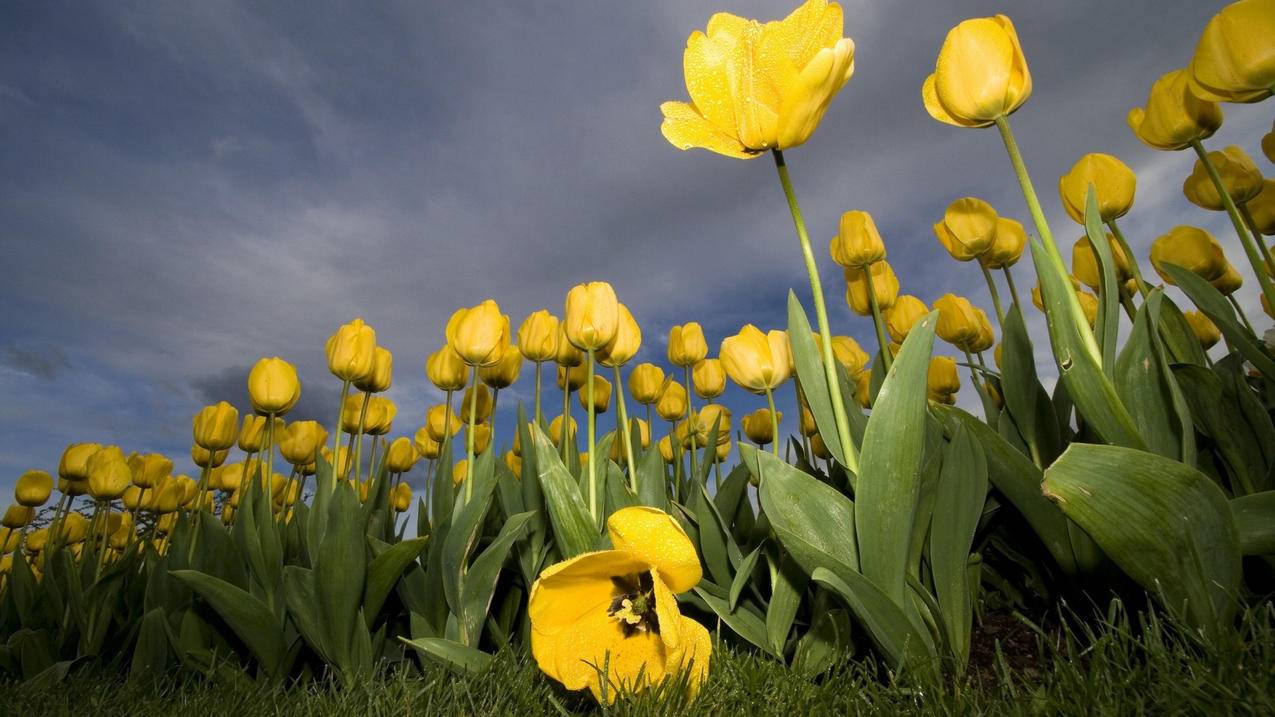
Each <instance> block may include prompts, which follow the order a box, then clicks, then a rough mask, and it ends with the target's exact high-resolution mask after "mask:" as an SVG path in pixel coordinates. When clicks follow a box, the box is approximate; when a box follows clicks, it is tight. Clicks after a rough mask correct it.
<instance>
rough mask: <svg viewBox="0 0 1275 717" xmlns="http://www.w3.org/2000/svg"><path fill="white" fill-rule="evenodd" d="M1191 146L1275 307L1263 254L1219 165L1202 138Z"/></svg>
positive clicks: (1264, 292)
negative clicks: (1238, 207) (1224, 181)
mask: <svg viewBox="0 0 1275 717" xmlns="http://www.w3.org/2000/svg"><path fill="white" fill-rule="evenodd" d="M1191 148H1192V149H1194V150H1195V154H1196V155H1197V156H1198V157H1199V158H1200V163H1201V164H1203V165H1204V169H1205V170H1206V171H1208V173H1209V179H1212V180H1213V186H1214V188H1216V189H1217V195H1218V196H1219V197H1221V198H1222V206H1223V207H1225V208H1226V214H1227V216H1229V217H1230V218H1231V224H1233V225H1234V226H1235V233H1236V235H1237V236H1239V238H1240V244H1241V245H1242V246H1243V247H1244V253H1245V254H1246V255H1247V256H1248V263H1249V264H1250V265H1251V266H1252V267H1253V273H1254V274H1257V283H1258V285H1259V286H1261V287H1262V295H1263V296H1265V297H1266V301H1267V302H1268V303H1269V304H1270V305H1271V306H1272V307H1275V285H1272V284H1271V278H1270V277H1269V276H1267V275H1266V267H1265V266H1264V265H1263V261H1262V254H1261V252H1259V251H1258V249H1257V246H1256V244H1257V242H1254V241H1253V236H1252V235H1251V234H1249V231H1248V227H1247V226H1245V225H1244V219H1243V218H1242V217H1241V216H1240V211H1239V209H1237V208H1236V206H1235V202H1234V201H1233V200H1232V199H1231V194H1230V192H1228V191H1226V184H1224V183H1223V182H1222V175H1220V174H1218V173H1217V167H1214V166H1213V160H1211V159H1209V153H1208V152H1205V151H1204V145H1203V144H1200V140H1198V139H1193V140H1191Z"/></svg>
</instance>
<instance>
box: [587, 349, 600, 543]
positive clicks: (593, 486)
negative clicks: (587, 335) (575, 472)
mask: <svg viewBox="0 0 1275 717" xmlns="http://www.w3.org/2000/svg"><path fill="white" fill-rule="evenodd" d="M587 360H588V362H589V375H588V385H586V386H585V387H584V399H585V403H586V404H587V405H586V406H585V408H586V409H587V410H586V411H585V420H586V421H587V422H588V426H587V428H586V430H587V431H588V433H589V453H588V456H589V515H590V516H592V517H593V522H594V523H597V522H598V513H599V511H598V472H597V468H596V464H597V461H596V460H594V455H593V451H594V449H595V445H594V441H595V439H596V435H595V428H594V426H593V349H589V351H588V357H587Z"/></svg>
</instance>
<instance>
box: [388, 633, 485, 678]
mask: <svg viewBox="0 0 1275 717" xmlns="http://www.w3.org/2000/svg"><path fill="white" fill-rule="evenodd" d="M398 639H399V640H401V641H402V642H403V643H404V644H406V645H410V646H411V647H414V648H416V649H417V650H420V651H421V654H423V655H428V656H429V657H431V658H433V659H434V660H435V661H436V662H438V663H439V664H441V665H443V666H444V667H449V668H451V669H453V670H456V671H457V672H460V673H462V674H469V675H481V674H483V673H484V672H486V671H487V668H488V667H490V666H491V662H492V659H493V658H492V656H491V655H489V654H487V653H485V652H483V651H481V650H477V649H475V648H472V647H468V646H466V645H462V644H460V643H459V642H455V641H453V640H444V639H443V638H441V637H421V638H417V639H415V640H409V639H407V638H405V637H399V638H398Z"/></svg>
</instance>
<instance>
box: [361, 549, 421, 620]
mask: <svg viewBox="0 0 1275 717" xmlns="http://www.w3.org/2000/svg"><path fill="white" fill-rule="evenodd" d="M428 542H429V539H428V538H414V539H412V540H404V541H402V542H399V543H395V544H394V545H391V546H390V547H388V548H386V549H385V551H384V552H382V553H381V554H380V555H378V556H376V558H375V559H373V560H372V563H371V564H370V565H368V567H367V586H366V587H365V588H364V589H363V614H364V617H366V618H367V620H369V621H370V622H369V623H368V627H371V626H372V624H374V622H375V620H376V617H377V615H378V614H380V612H381V606H382V605H384V604H385V598H386V597H387V596H388V595H389V594H390V591H391V590H393V589H394V586H395V585H396V584H397V583H398V581H399V578H400V577H401V576H402V575H403V571H404V570H407V566H409V565H411V564H412V563H413V562H414V561H415V560H416V559H417V558H418V557H420V554H421V552H422V551H424V550H425V544H426V543H428Z"/></svg>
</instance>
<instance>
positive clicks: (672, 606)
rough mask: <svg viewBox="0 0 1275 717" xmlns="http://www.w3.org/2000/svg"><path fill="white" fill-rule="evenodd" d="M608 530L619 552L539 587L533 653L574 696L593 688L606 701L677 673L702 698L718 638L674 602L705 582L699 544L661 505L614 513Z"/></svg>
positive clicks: (587, 556)
mask: <svg viewBox="0 0 1275 717" xmlns="http://www.w3.org/2000/svg"><path fill="white" fill-rule="evenodd" d="M607 533H608V534H609V535H610V538H611V544H612V546H613V547H614V549H613V550H603V551H598V552H593V553H584V554H582V555H578V556H576V557H574V558H569V559H567V560H564V561H563V562H560V563H557V564H556V565H552V566H550V567H548V568H546V569H545V570H544V571H543V572H541V573H540V576H539V578H537V580H536V582H535V584H534V585H532V588H531V595H530V597H529V599H528V602H527V616H528V618H529V619H530V622H531V654H532V656H533V657H534V658H535V660H536V663H537V664H538V665H539V666H540V669H541V670H543V671H544V673H545V674H546V675H548V676H549V677H551V678H553V679H555V680H557V681H558V682H560V683H562V685H563V686H564V687H565V688H567V689H568V690H580V689H585V688H588V689H589V690H590V691H591V692H592V693H593V696H594V697H595V698H596V699H597V700H598V701H599V702H602V701H603V700H605V701H606V702H607V703H610V702H611V701H613V700H614V699H615V694H616V690H615V689H614V687H613V686H615V685H621V684H622V685H624V686H625V687H626V688H627V689H630V690H633V691H638V690H642V689H644V688H646V687H650V686H654V685H659V684H660V683H662V682H663V681H664V680H665V679H666V678H669V677H674V678H676V677H678V676H682V677H683V678H684V679H686V680H687V689H688V690H689V691H690V692H691V693H692V695H694V693H695V692H696V691H697V690H698V688H699V685H700V683H701V682H703V680H704V678H705V677H706V676H707V674H708V663H709V659H710V657H709V656H710V654H711V652H712V640H711V639H710V637H709V634H708V631H707V630H706V629H705V628H704V626H703V625H700V624H699V623H698V622H695V621H694V620H691V619H690V618H687V617H684V616H683V615H682V614H681V611H680V610H679V609H678V605H677V599H676V598H675V597H674V596H675V595H677V594H679V593H683V592H686V591H688V590H690V589H691V588H693V587H695V585H696V584H698V583H699V581H700V578H701V577H702V575H703V569H702V567H701V566H700V562H699V556H698V555H697V554H696V552H695V545H694V544H693V543H692V542H691V539H690V538H689V537H687V535H686V531H684V530H683V529H682V527H681V526H680V525H678V523H677V521H676V520H674V519H673V518H672V517H670V516H669V515H668V514H667V513H664V512H663V511H660V510H657V509H655V508H646V507H630V508H623V509H621V510H618V511H616V512H615V513H612V514H611V517H610V518H608V519H607ZM687 670H689V673H687V672H686V671H687ZM600 673H601V674H600ZM604 680H605V684H606V685H607V688H606V689H605V690H604V689H603V686H602V685H603V681H604ZM604 692H605V695H604Z"/></svg>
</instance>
